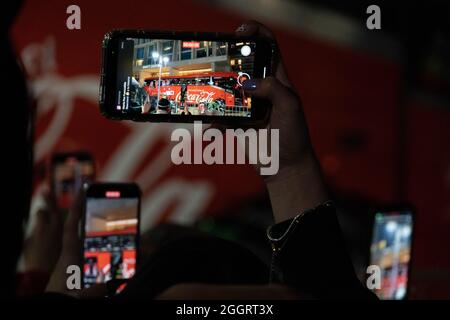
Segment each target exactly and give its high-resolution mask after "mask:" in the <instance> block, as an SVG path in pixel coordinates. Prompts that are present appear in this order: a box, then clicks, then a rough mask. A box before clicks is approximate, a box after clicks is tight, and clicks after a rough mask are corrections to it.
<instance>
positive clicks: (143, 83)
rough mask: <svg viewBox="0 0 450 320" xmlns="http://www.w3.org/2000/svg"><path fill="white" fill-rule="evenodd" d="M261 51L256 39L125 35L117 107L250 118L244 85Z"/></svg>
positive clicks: (120, 109) (126, 110) (130, 111)
mask: <svg viewBox="0 0 450 320" xmlns="http://www.w3.org/2000/svg"><path fill="white" fill-rule="evenodd" d="M256 49H257V42H254V41H232V42H229V41H209V40H205V41H201V40H174V39H149V38H125V39H121V40H120V41H119V42H118V48H117V51H118V60H117V63H118V66H117V73H118V74H117V78H116V79H117V84H116V88H117V92H116V99H115V102H116V104H115V105H116V111H118V112H121V113H123V114H128V115H131V114H132V115H136V114H165V115H174V116H177V117H182V116H183V115H184V116H186V115H188V116H224V117H241V118H249V117H251V116H252V98H251V97H250V96H248V95H246V93H245V92H244V90H243V89H242V83H243V82H244V81H245V80H247V79H251V78H252V77H254V76H255V70H254V67H255V52H256ZM264 70H265V68H264ZM258 76H259V77H261V76H262V77H264V76H265V71H263V75H258Z"/></svg>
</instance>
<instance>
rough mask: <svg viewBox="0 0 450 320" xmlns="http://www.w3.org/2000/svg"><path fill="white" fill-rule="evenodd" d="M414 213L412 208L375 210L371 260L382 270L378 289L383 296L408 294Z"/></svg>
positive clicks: (380, 295)
mask: <svg viewBox="0 0 450 320" xmlns="http://www.w3.org/2000/svg"><path fill="white" fill-rule="evenodd" d="M412 231H413V216H412V212H410V211H392V212H378V213H376V214H375V221H374V227H373V236H372V245H371V250H370V251H371V252H370V260H371V261H370V264H371V265H377V266H379V268H380V271H381V288H380V289H375V293H376V294H377V296H378V297H379V298H380V299H383V300H401V299H404V298H405V297H406V293H407V288H408V272H409V268H410V259H411V240H412Z"/></svg>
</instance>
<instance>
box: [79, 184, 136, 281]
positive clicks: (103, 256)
mask: <svg viewBox="0 0 450 320" xmlns="http://www.w3.org/2000/svg"><path fill="white" fill-rule="evenodd" d="M140 199H141V191H140V189H139V186H138V185H137V184H134V183H94V184H91V185H89V186H88V187H87V189H86V203H85V214H84V215H83V221H82V232H81V234H82V239H83V243H84V246H83V258H84V266H83V285H84V287H89V286H91V285H93V284H96V283H106V282H108V281H123V282H124V283H125V282H126V280H128V279H130V278H131V277H133V275H134V274H135V272H136V264H137V259H138V252H139V251H138V244H139V221H140V201H141V200H140Z"/></svg>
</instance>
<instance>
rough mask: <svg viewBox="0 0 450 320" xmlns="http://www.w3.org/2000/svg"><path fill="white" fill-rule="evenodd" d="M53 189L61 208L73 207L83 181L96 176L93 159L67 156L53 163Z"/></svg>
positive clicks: (89, 180) (88, 180) (90, 179)
mask: <svg viewBox="0 0 450 320" xmlns="http://www.w3.org/2000/svg"><path fill="white" fill-rule="evenodd" d="M52 170H53V173H52V175H53V190H54V194H55V197H56V202H57V205H58V207H59V208H60V209H64V210H66V209H68V208H70V207H71V205H72V203H73V200H74V198H75V196H76V194H77V192H78V191H79V190H80V188H81V186H82V185H83V183H86V182H91V181H93V180H94V178H95V168H94V163H93V161H92V159H79V158H77V157H76V156H67V157H63V158H62V159H60V160H58V161H56V162H54V164H53V168H52Z"/></svg>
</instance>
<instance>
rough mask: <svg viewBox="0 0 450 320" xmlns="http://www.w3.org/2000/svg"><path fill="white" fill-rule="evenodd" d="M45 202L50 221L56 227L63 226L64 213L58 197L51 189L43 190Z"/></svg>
mask: <svg viewBox="0 0 450 320" xmlns="http://www.w3.org/2000/svg"><path fill="white" fill-rule="evenodd" d="M43 197H44V202H45V206H46V210H47V211H48V212H47V218H48V222H49V223H50V224H52V225H54V226H55V227H58V228H62V221H63V219H62V215H63V213H62V212H61V210H60V209H59V208H58V206H57V204H56V197H55V195H54V193H53V192H51V191H50V190H44V191H43Z"/></svg>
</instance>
